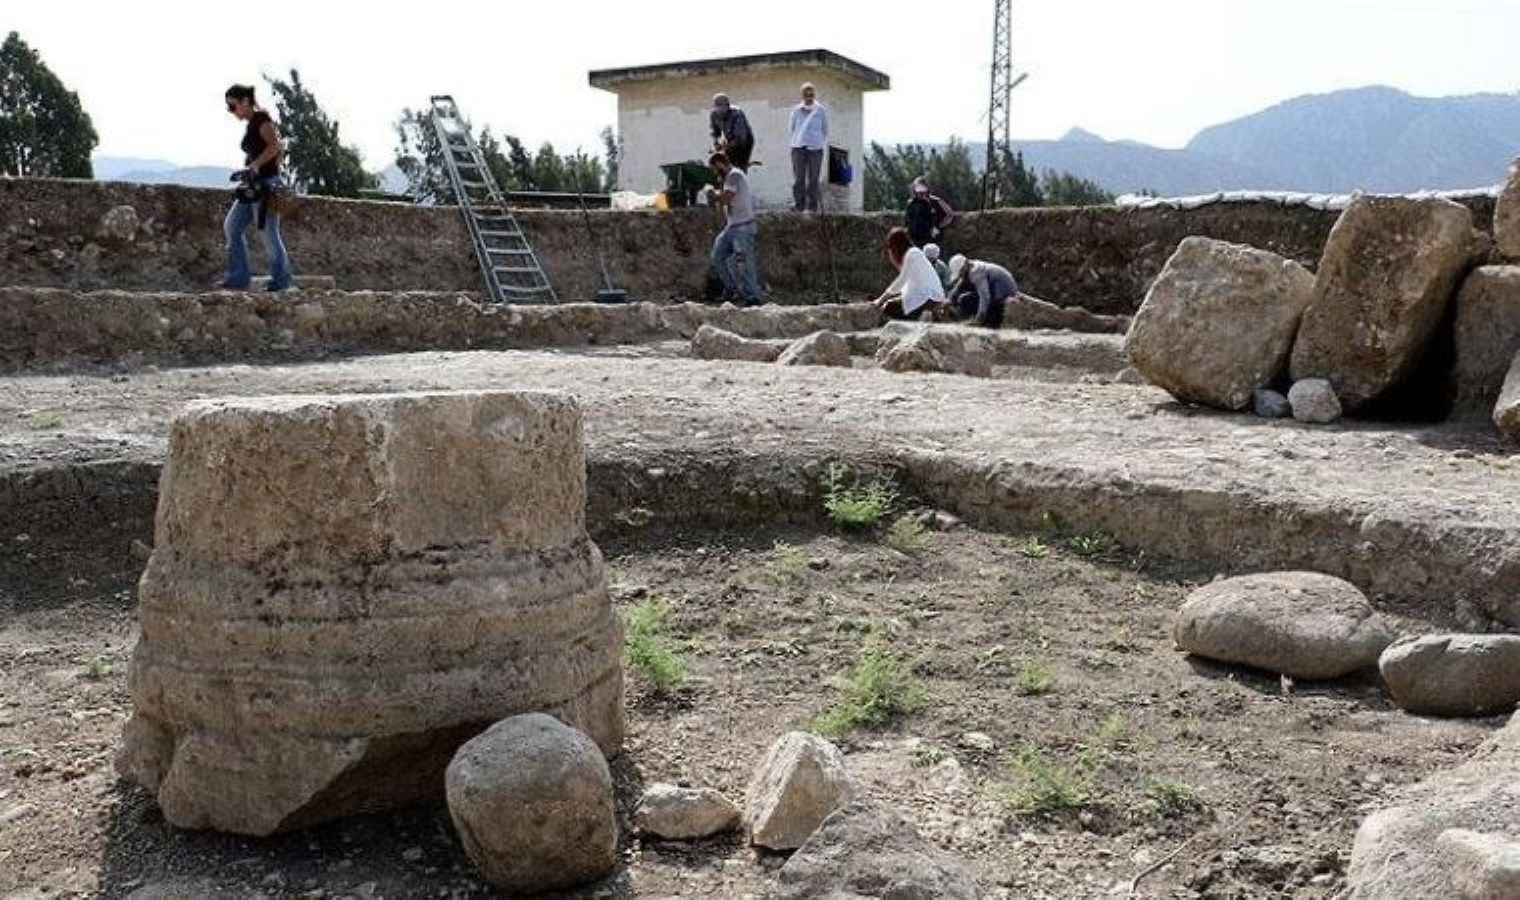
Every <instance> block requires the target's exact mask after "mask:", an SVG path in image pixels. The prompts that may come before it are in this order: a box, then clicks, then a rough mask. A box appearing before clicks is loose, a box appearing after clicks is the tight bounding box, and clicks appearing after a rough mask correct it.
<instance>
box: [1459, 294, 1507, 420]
mask: <svg viewBox="0 0 1520 900" xmlns="http://www.w3.org/2000/svg"><path fill="white" fill-rule="evenodd" d="M1454 344H1455V348H1454V349H1455V359H1454V360H1453V365H1452V400H1453V402H1454V404H1455V407H1456V411H1457V412H1459V413H1467V414H1474V413H1481V414H1483V415H1487V414H1488V413H1489V412H1490V411H1491V410H1492V409H1493V408H1494V403H1495V401H1497V400H1498V399H1499V393H1500V391H1501V390H1503V387H1504V378H1505V376H1506V375H1508V374H1509V370H1510V366H1511V364H1512V363H1513V362H1514V359H1515V354H1516V353H1517V352H1520V266H1484V267H1482V268H1480V269H1474V270H1473V271H1472V273H1471V274H1469V275H1468V276H1467V280H1466V281H1464V282H1462V290H1461V292H1459V293H1458V294H1457V318H1456V329H1455V341H1454Z"/></svg>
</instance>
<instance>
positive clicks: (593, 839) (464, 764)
mask: <svg viewBox="0 0 1520 900" xmlns="http://www.w3.org/2000/svg"><path fill="white" fill-rule="evenodd" d="M445 780H446V790H447V794H448V801H449V818H450V819H452V820H453V821H454V830H455V831H457V832H459V840H460V842H461V843H462V844H464V850H465V853H467V854H469V857H470V859H471V860H473V861H474V862H475V865H476V866H477V867H478V868H479V869H480V871H481V874H483V875H484V876H485V877H486V880H487V881H490V882H491V883H492V884H494V885H496V886H497V887H500V888H505V889H506V890H508V891H511V892H513V893H524V894H526V893H540V892H543V891H552V890H562V889H564V888H571V887H576V886H577V885H582V884H586V883H588V882H591V881H595V880H597V879H599V878H602V877H604V876H605V875H607V874H608V873H609V872H611V871H612V870H613V868H614V867H615V866H616V865H617V860H618V854H617V839H618V829H617V814H616V811H615V809H614V805H613V799H612V773H611V772H610V771H609V770H608V769H607V760H605V759H603V758H602V753H601V750H600V748H598V747H597V745H596V743H595V742H594V741H592V740H591V739H590V738H588V737H586V736H585V735H584V734H581V733H580V732H579V731H576V730H575V729H574V728H571V727H569V726H567V725H565V724H563V723H561V722H560V721H559V720H558V719H555V718H553V717H552V716H546V715H543V714H542V713H534V714H531V715H524V716H513V717H512V718H510V719H507V720H505V721H503V722H499V723H497V724H496V725H493V726H491V728H490V729H488V730H487V731H486V732H485V733H483V734H481V735H479V736H478V737H475V738H473V739H471V740H470V741H468V742H467V743H465V745H464V746H462V747H460V748H459V752H458V753H457V754H456V755H455V756H454V760H453V762H451V763H449V767H448V771H447V773H446V776H445Z"/></svg>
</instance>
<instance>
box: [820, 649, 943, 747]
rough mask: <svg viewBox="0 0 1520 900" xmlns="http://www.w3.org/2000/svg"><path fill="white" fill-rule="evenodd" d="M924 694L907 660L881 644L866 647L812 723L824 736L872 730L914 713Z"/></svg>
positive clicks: (838, 735)
mask: <svg viewBox="0 0 1520 900" xmlns="http://www.w3.org/2000/svg"><path fill="white" fill-rule="evenodd" d="M924 700H925V692H924V687H923V685H922V684H920V683H919V681H918V677H917V676H916V675H914V674H913V667H912V666H911V665H910V664H909V662H908V660H907V659H905V658H904V657H902V656H899V655H898V654H896V653H893V652H892V651H890V650H888V649H886V648H885V647H883V646H881V645H879V644H878V645H873V646H870V647H868V648H866V651H865V652H864V653H863V654H861V657H860V660H859V661H858V662H857V663H856V664H855V666H854V667H853V668H852V669H850V672H849V674H848V675H846V676H845V679H844V684H843V685H842V687H841V688H840V695H839V698H838V699H837V700H835V701H834V705H833V706H832V707H830V708H829V710H828V711H827V712H825V713H824V714H823V715H821V716H819V717H818V718H817V719H816V720H815V721H814V722H813V729H814V730H815V731H817V732H818V733H819V734H821V735H824V736H825V737H843V736H844V735H846V734H849V733H850V732H852V731H854V730H855V729H857V728H876V727H880V726H882V725H885V724H887V723H889V722H891V721H893V720H894V719H898V718H901V717H903V716H906V715H908V714H910V713H913V712H916V711H917V710H919V709H920V708H921V707H922V706H923V705H924Z"/></svg>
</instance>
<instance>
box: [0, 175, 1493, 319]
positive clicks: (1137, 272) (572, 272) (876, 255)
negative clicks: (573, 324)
mask: <svg viewBox="0 0 1520 900" xmlns="http://www.w3.org/2000/svg"><path fill="white" fill-rule="evenodd" d="M228 202H229V194H228V192H226V191H219V190H209V189H202V188H184V187H174V186H159V185H133V184H123V183H115V182H91V181H66V180H32V179H11V178H0V285H18V286H31V287H53V288H64V289H71V290H95V289H106V288H111V289H117V290H126V291H205V290H207V289H208V288H209V287H210V286H211V285H212V284H214V283H215V282H216V281H217V280H218V279H219V277H220V274H221V267H222V265H223V238H222V231H221V223H222V219H223V217H224V215H225V213H226V207H227V204H228ZM1465 202H1467V203H1468V204H1469V205H1470V206H1471V208H1472V209H1473V211H1474V213H1475V219H1476V220H1477V222H1478V223H1479V225H1480V227H1483V228H1490V227H1491V223H1492V220H1493V200H1492V199H1491V198H1488V197H1474V198H1471V199H1469V200H1467V201H1465ZM122 206H130V207H132V208H133V209H134V210H135V212H136V220H137V228H136V230H135V231H132V230H131V229H130V228H128V227H125V226H129V225H130V224H131V222H130V220H128V221H125V222H124V221H122V219H123V217H121V216H117V217H113V218H112V219H110V220H107V214H108V213H110V212H111V211H112V210H113V209H116V208H118V207H122ZM1336 216H1337V213H1336V211H1334V210H1329V209H1316V208H1313V207H1311V206H1306V205H1285V204H1283V203H1279V202H1276V201H1273V200H1262V201H1259V202H1241V203H1229V204H1209V205H1204V206H1201V207H1198V208H1192V209H1185V208H1170V207H1164V206H1158V207H1156V208H1145V209H1140V208H1120V207H1094V208H1084V209H1035V210H1003V211H998V212H993V213H985V214H982V213H970V214H965V215H962V216H961V217H960V219H959V221H958V223H957V224H956V226H955V227H954V228H953V229H952V230H951V231H950V232H949V233H948V234H947V235H946V236H945V237H944V239H943V240H942V244H943V247H944V251H945V257H946V258H948V257H949V256H950V255H951V254H953V253H965V254H967V255H969V256H972V257H975V258H983V259H990V260H994V261H998V262H1003V263H1006V264H1008V265H1009V266H1010V267H1011V268H1012V269H1013V271H1014V272H1015V273H1016V274H1017V275H1018V277H1019V280H1020V285H1021V287H1023V289H1024V290H1026V291H1028V292H1030V293H1032V294H1035V295H1037V296H1040V297H1044V298H1046V299H1049V300H1051V301H1052V302H1055V303H1058V304H1061V305H1068V306H1082V307H1086V308H1088V309H1091V310H1093V311H1095V312H1099V313H1108V314H1129V313H1133V312H1134V311H1135V309H1136V308H1137V307H1138V305H1139V303H1140V300H1141V299H1142V298H1143V297H1144V296H1145V292H1146V290H1147V289H1148V288H1149V286H1150V282H1151V281H1152V280H1153V279H1154V278H1155V277H1156V275H1157V274H1158V273H1159V272H1160V271H1161V268H1162V266H1163V265H1164V264H1165V262H1166V260H1167V258H1168V257H1170V256H1171V254H1172V252H1173V251H1174V250H1175V249H1176V248H1177V245H1178V244H1179V243H1181V241H1182V239H1183V238H1185V237H1188V236H1190V235H1202V236H1207V237H1213V238H1216V239H1219V240H1225V241H1231V242H1233V243H1241V244H1249V245H1251V246H1254V247H1258V248H1261V249H1264V250H1271V251H1273V252H1275V253H1278V254H1281V255H1283V256H1286V257H1288V258H1290V259H1294V260H1296V261H1298V262H1300V263H1303V264H1305V265H1309V266H1313V265H1316V264H1317V263H1318V260H1319V256H1320V251H1321V249H1322V248H1323V246H1324V243H1325V239H1326V236H1327V235H1328V234H1329V231H1330V227H1331V226H1332V225H1333V224H1334V222H1335V219H1336ZM521 219H522V223H523V227H524V229H525V230H526V231H527V233H528V236H529V238H530V240H531V241H532V242H533V245H534V247H535V249H536V250H537V251H538V253H539V256H540V259H541V261H542V262H543V265H544V268H545V269H546V271H547V272H548V274H549V277H550V279H551V280H552V281H553V283H554V285H555V287H556V289H557V290H558V292H559V294H560V298H561V300H562V301H579V300H587V299H590V298H591V296H592V294H593V293H594V292H595V291H596V289H597V288H599V287H601V286H602V285H601V275H600V271H599V269H598V266H597V260H596V255H595V253H594V251H593V248H595V247H600V248H602V249H603V251H604V253H605V255H606V261H607V267H608V269H609V270H610V272H611V277H612V280H613V282H614V283H615V284H616V286H617V287H620V288H624V289H626V290H628V291H630V293H631V295H632V296H633V298H634V299H637V300H648V301H654V302H668V301H672V300H695V299H701V297H702V295H703V290H704V287H705V284H706V275H707V261H706V260H707V254H708V250H709V248H710V246H711V243H712V239H713V237H714V235H715V234H716V233H717V231H718V228H719V226H720V222H719V220H718V218H717V217H716V215H715V214H714V213H713V212H712V211H710V210H682V211H673V212H669V213H654V212H606V211H600V212H595V213H592V214H590V220H591V224H590V229H591V232H590V234H589V235H588V231H587V228H588V225H587V221H586V217H584V216H582V215H581V214H580V213H577V212H563V211H528V212H523V213H522V214H521ZM899 222H900V217H899V216H897V215H895V214H876V215H866V216H825V217H803V216H797V215H794V214H791V213H776V214H767V215H764V216H762V218H761V222H760V262H761V274H762V276H763V278H764V280H765V283H766V285H767V287H768V289H769V291H770V294H769V296H770V298H771V299H772V300H776V301H779V302H783V303H815V302H820V301H831V300H860V299H866V298H868V297H870V296H874V295H875V294H877V293H879V292H880V291H881V289H882V287H883V286H884V285H885V284H886V283H887V282H888V281H889V280H890V279H891V275H892V272H891V271H890V268H889V267H888V265H887V263H886V261H885V259H884V258H883V254H882V240H883V238H884V236H885V234H886V231H887V229H888V228H890V227H891V226H893V225H895V224H898V223H899ZM286 240H287V243H288V244H289V245H290V247H291V250H292V253H293V255H294V258H295V262H296V267H297V271H298V272H301V273H307V274H316V275H329V276H332V277H333V278H334V279H336V283H337V285H338V287H339V288H341V289H343V290H351V291H362V290H372V291H441V292H452V291H475V290H478V289H479V286H480V285H479V273H478V271H477V268H476V265H475V261H474V258H473V256H472V255H471V253H470V249H469V246H468V242H467V238H466V235H465V231H464V227H463V224H462V222H461V220H460V218H459V216H458V213H457V211H456V210H455V209H453V208H451V207H419V206H411V205H407V204H398V203H373V202H360V201H345V200H327V199H314V198H308V199H306V200H305V201H304V202H303V203H302V206H301V209H300V211H299V213H298V215H297V216H296V218H295V219H294V220H293V221H291V222H289V223H287V227H286ZM260 258H261V254H260V253H259V252H258V250H257V248H255V253H254V259H255V266H256V267H257V266H258V264H259V260H260Z"/></svg>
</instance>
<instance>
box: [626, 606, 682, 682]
mask: <svg viewBox="0 0 1520 900" xmlns="http://www.w3.org/2000/svg"><path fill="white" fill-rule="evenodd" d="M623 627H624V631H625V638H624V642H623V655H624V657H625V658H626V659H627V660H628V665H629V666H630V667H631V668H632V669H633V670H634V671H635V672H637V673H638V674H639V677H640V678H642V679H643V680H644V681H645V682H646V683H647V684H648V685H649V689H650V691H651V692H653V693H654V694H656V695H661V694H668V693H671V692H672V691H675V690H678V689H679V688H680V687H681V686H682V685H684V684H685V683H686V679H687V676H688V672H687V666H686V660H685V659H684V658H682V655H681V645H680V644H679V642H677V641H676V639H675V638H674V637H673V636H672V635H671V633H670V605H669V604H667V603H662V602H659V601H654V600H646V601H644V602H643V603H640V604H639V605H638V606H635V607H634V608H633V609H631V610H629V611H628V614H627V615H626V616H624V618H623Z"/></svg>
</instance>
